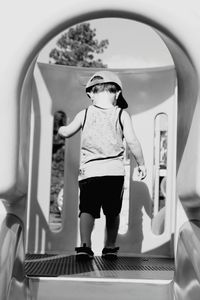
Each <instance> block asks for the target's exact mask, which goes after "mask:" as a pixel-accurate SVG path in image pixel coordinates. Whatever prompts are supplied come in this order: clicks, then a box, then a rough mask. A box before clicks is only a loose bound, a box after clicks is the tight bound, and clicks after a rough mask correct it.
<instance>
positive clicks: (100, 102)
mask: <svg viewBox="0 0 200 300" xmlns="http://www.w3.org/2000/svg"><path fill="white" fill-rule="evenodd" d="M93 105H96V106H98V107H101V108H111V107H114V103H113V101H112V100H111V99H110V98H108V97H97V98H96V99H95V100H94V101H93Z"/></svg>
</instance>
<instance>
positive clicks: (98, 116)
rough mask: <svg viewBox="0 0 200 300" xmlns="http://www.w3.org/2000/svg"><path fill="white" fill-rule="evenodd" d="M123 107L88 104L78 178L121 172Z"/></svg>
mask: <svg viewBox="0 0 200 300" xmlns="http://www.w3.org/2000/svg"><path fill="white" fill-rule="evenodd" d="M121 112H122V110H121V109H120V108H119V107H118V106H114V107H111V108H106V109H104V108H100V107H98V106H95V105H91V106H89V107H88V108H87V110H86V113H85V120H84V123H83V126H82V135H81V154H80V171H79V180H82V179H85V178H88V177H96V176H109V175H110V176H112V175H124V144H123V128H122V124H121V121H120V115H121Z"/></svg>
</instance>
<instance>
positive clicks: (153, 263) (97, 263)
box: [25, 254, 174, 279]
mask: <svg viewBox="0 0 200 300" xmlns="http://www.w3.org/2000/svg"><path fill="white" fill-rule="evenodd" d="M173 271H174V260H173V259H169V258H138V257H118V259H117V260H115V261H109V260H105V259H102V258H101V257H100V256H96V257H94V259H92V260H90V261H77V260H76V257H75V256H64V255H63V256H62V255H48V254H44V255H41V254H36V255H34V254H31V255H30V254H28V255H27V256H26V260H25V272H26V275H27V276H28V277H57V276H70V277H95V278H102V277H103V278H105V277H106V278H107V277H109V278H111V277H112V278H132V276H133V273H134V272H137V274H138V272H140V273H141V272H146V273H152V272H153V273H154V274H155V273H156V274H157V276H156V277H159V276H158V275H163V274H164V273H166V272H170V274H171V275H170V276H171V277H172V274H173ZM161 277H162V276H161ZM158 279H159V278H158Z"/></svg>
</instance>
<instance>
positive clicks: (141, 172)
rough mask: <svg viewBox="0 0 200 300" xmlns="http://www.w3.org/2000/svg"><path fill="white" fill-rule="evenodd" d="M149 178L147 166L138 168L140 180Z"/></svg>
mask: <svg viewBox="0 0 200 300" xmlns="http://www.w3.org/2000/svg"><path fill="white" fill-rule="evenodd" d="M146 176H147V170H146V167H145V165H142V166H138V177H139V179H140V180H143V179H144V178H145V177H146Z"/></svg>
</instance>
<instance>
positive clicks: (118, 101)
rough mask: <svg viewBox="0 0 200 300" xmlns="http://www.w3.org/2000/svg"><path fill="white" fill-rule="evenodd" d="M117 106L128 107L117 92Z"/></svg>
mask: <svg viewBox="0 0 200 300" xmlns="http://www.w3.org/2000/svg"><path fill="white" fill-rule="evenodd" d="M116 104H117V106H119V107H120V108H127V107H128V103H127V102H126V100H125V99H124V97H123V95H122V93H120V94H119V97H118V98H117V103H116Z"/></svg>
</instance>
